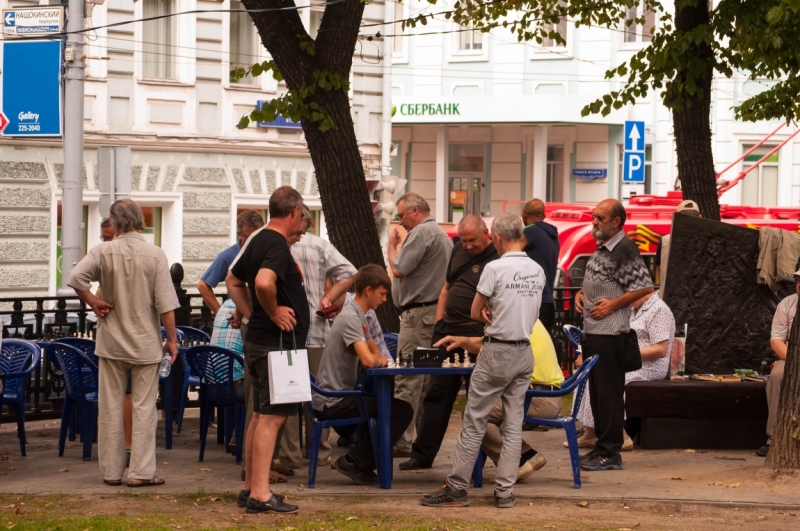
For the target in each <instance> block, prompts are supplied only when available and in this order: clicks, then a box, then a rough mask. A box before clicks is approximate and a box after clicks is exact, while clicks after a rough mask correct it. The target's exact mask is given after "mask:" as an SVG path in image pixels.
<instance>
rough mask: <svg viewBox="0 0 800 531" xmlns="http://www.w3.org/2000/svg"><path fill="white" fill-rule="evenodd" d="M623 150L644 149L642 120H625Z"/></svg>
mask: <svg viewBox="0 0 800 531" xmlns="http://www.w3.org/2000/svg"><path fill="white" fill-rule="evenodd" d="M625 151H644V122H630V121H628V122H625Z"/></svg>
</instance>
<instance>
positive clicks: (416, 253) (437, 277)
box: [392, 217, 453, 306]
mask: <svg viewBox="0 0 800 531" xmlns="http://www.w3.org/2000/svg"><path fill="white" fill-rule="evenodd" d="M452 249H453V242H452V241H451V240H450V238H449V237H448V236H447V233H445V232H444V231H443V230H442V229H441V227H439V224H438V223H436V220H435V219H433V218H432V217H428V218H426V219H424V220H423V221H422V223H420V224H419V225H417V226H416V227H414V228H413V229H411V232H409V233H408V237H406V239H405V241H404V242H403V246H402V247H401V248H400V252H398V253H397V256H396V257H395V259H394V267H395V269H397V270H398V271H400V273H401V274H402V275H403V278H399V279H397V283H396V286H397V290H396V291H395V292H394V293H392V296H393V297H394V300H395V303H396V304H398V305H399V306H405V305H406V304H411V303H420V302H430V301H435V300H436V299H437V298H438V297H439V293H440V292H441V291H442V286H444V277H445V273H446V272H447V263H448V261H449V260H450V251H452Z"/></svg>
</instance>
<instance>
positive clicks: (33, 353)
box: [0, 339, 41, 393]
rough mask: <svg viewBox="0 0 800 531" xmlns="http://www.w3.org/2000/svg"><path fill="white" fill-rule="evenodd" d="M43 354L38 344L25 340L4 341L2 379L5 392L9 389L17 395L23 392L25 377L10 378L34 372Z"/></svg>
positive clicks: (0, 375)
mask: <svg viewBox="0 0 800 531" xmlns="http://www.w3.org/2000/svg"><path fill="white" fill-rule="evenodd" d="M40 355H41V352H40V351H39V347H38V346H36V344H34V343H31V342H30V341H25V340H24V339H4V340H3V347H2V350H0V378H2V380H3V392H5V390H6V389H8V391H9V392H11V391H12V390H13V391H14V392H15V393H19V392H21V391H22V386H23V385H24V384H25V376H9V375H11V374H17V375H19V374H21V373H25V372H26V371H27V372H30V371H28V369H30V370H33V368H34V367H35V366H36V364H37V363H39V356H40Z"/></svg>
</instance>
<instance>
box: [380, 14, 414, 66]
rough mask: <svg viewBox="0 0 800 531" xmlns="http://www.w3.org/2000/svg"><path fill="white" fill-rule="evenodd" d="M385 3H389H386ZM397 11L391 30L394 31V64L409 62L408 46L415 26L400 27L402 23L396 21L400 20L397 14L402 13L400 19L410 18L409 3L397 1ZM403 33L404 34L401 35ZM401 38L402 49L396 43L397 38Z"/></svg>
mask: <svg viewBox="0 0 800 531" xmlns="http://www.w3.org/2000/svg"><path fill="white" fill-rule="evenodd" d="M384 5H389V3H386V4H384ZM394 5H395V12H394V17H393V20H395V23H394V24H392V26H391V29H390V30H389V31H391V32H392V35H393V37H392V64H407V63H408V46H409V42H410V41H411V32H412V30H413V28H411V27H410V26H409V27H406V29H405V30H404V29H402V28H401V27H400V23H398V22H396V21H397V20H398V18H397V16H398V15H400V16H401V18H400V19H399V20H405V19H407V18H409V15H408V13H409V11H408V4H406V3H405V2H403V3H400V2H395V3H394ZM398 10H400V11H401V12H400V13H398V12H397V11H398ZM401 34H402V36H400V35H401ZM398 38H399V39H400V48H401V50H400V51H397V50H396V49H395V44H397V39H398Z"/></svg>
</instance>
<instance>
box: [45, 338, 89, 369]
mask: <svg viewBox="0 0 800 531" xmlns="http://www.w3.org/2000/svg"><path fill="white" fill-rule="evenodd" d="M54 343H64V344H66V345H69V346H71V347H75V348H76V349H78V350H80V351H81V352H83V353H84V354H86V357H87V358H89V360H91V362H92V363H94V364H95V365H97V366H98V367H99V366H100V360H98V359H97V354H95V353H94V349H95V347H96V346H97V343H95V342H94V340H92V339H81V338H80V337H62V338H59V339H56V340H55V341H54Z"/></svg>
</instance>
